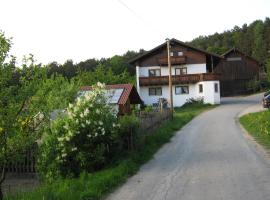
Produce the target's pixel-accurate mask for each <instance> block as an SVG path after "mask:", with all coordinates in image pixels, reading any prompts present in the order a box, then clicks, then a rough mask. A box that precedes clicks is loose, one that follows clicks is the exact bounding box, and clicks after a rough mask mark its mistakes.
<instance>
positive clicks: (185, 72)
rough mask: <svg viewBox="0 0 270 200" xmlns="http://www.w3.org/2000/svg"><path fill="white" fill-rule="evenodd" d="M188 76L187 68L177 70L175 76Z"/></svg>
mask: <svg viewBox="0 0 270 200" xmlns="http://www.w3.org/2000/svg"><path fill="white" fill-rule="evenodd" d="M185 74H187V68H186V67H182V68H175V75H185Z"/></svg>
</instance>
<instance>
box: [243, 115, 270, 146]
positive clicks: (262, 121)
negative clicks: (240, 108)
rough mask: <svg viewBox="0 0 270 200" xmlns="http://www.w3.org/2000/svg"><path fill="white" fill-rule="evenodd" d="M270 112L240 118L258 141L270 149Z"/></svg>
mask: <svg viewBox="0 0 270 200" xmlns="http://www.w3.org/2000/svg"><path fill="white" fill-rule="evenodd" d="M269 119H270V111H263V112H258V113H250V114H247V115H244V116H242V117H241V118H240V123H241V124H242V125H243V126H244V127H245V129H246V130H247V131H248V132H249V133H250V134H251V135H252V136H253V137H254V138H255V139H256V141H258V143H260V144H262V145H264V146H265V147H266V148H269V149H270V120H269Z"/></svg>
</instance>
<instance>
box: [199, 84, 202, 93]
mask: <svg viewBox="0 0 270 200" xmlns="http://www.w3.org/2000/svg"><path fill="white" fill-rule="evenodd" d="M199 93H203V84H199Z"/></svg>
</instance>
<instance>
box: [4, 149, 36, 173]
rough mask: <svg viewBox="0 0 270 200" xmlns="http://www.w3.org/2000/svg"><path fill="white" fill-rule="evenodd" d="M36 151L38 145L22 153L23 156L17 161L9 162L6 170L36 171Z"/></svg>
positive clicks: (11, 171)
mask: <svg viewBox="0 0 270 200" xmlns="http://www.w3.org/2000/svg"><path fill="white" fill-rule="evenodd" d="M36 151H37V147H36V146H35V147H33V148H31V149H30V150H27V151H26V152H24V153H22V156H21V158H20V159H18V161H16V162H8V164H7V166H6V172H7V173H9V174H21V173H26V174H27V173H36V156H35V154H36Z"/></svg>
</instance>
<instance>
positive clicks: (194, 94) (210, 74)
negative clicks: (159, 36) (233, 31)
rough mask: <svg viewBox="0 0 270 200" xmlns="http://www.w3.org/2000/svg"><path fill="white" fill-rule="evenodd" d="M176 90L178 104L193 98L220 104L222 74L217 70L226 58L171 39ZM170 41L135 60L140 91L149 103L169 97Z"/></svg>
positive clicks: (173, 80)
mask: <svg viewBox="0 0 270 200" xmlns="http://www.w3.org/2000/svg"><path fill="white" fill-rule="evenodd" d="M170 46H171V47H170V56H171V65H172V83H173V86H172V90H173V103H174V106H175V107H178V106H182V105H183V104H184V103H185V102H186V101H187V100H188V99H190V98H203V99H204V102H205V103H210V104H219V103H220V83H219V74H215V73H214V69H215V67H216V66H217V64H218V63H219V62H220V60H221V59H222V57H220V56H219V55H216V54H212V53H209V52H206V51H203V50H200V49H197V48H195V47H192V46H190V45H188V44H186V43H183V42H181V41H179V40H176V39H171V40H170ZM167 57H168V54H167V46H166V42H165V43H163V44H161V45H159V46H157V47H156V48H154V49H152V50H150V51H148V52H146V53H144V54H143V55H141V56H139V57H137V58H135V59H133V60H131V61H130V63H131V64H132V65H134V66H136V78H137V79H136V81H137V90H138V92H139V94H140V96H141V98H142V100H143V101H144V103H145V104H146V105H153V104H155V103H157V102H158V100H159V98H166V99H167V100H169V69H168V59H167Z"/></svg>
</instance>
